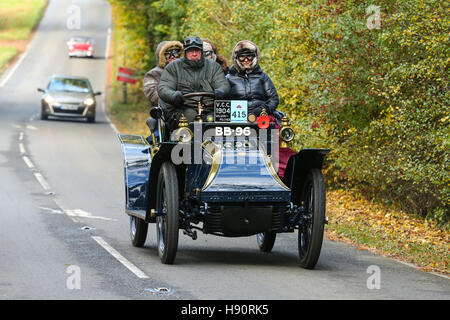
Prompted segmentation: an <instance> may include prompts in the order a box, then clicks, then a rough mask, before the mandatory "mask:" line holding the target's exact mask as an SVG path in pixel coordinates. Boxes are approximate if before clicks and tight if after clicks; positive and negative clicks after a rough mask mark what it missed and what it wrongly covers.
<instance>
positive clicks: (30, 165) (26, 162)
mask: <svg viewBox="0 0 450 320" xmlns="http://www.w3.org/2000/svg"><path fill="white" fill-rule="evenodd" d="M22 159H23V161H25V164H26V165H27V167H28V168H30V169H32V168H34V164H33V162H31V160H30V158H28V157H27V156H23V157H22Z"/></svg>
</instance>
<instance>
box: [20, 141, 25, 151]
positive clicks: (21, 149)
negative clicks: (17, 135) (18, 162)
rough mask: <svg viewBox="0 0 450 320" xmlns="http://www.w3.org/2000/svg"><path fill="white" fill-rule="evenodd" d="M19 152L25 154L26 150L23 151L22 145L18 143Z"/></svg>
mask: <svg viewBox="0 0 450 320" xmlns="http://www.w3.org/2000/svg"><path fill="white" fill-rule="evenodd" d="M19 151H20V153H22V154H23V153H26V150H25V147H24V146H23V143H22V142H21V143H19Z"/></svg>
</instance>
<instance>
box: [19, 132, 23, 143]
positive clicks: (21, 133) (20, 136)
mask: <svg viewBox="0 0 450 320" xmlns="http://www.w3.org/2000/svg"><path fill="white" fill-rule="evenodd" d="M22 140H23V132H20V133H19V141H22Z"/></svg>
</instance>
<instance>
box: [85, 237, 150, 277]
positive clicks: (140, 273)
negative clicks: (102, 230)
mask: <svg viewBox="0 0 450 320" xmlns="http://www.w3.org/2000/svg"><path fill="white" fill-rule="evenodd" d="M92 239H94V240H95V241H96V242H97V243H98V244H99V245H100V246H102V247H103V249H105V250H106V251H107V252H108V253H109V254H111V255H112V256H113V257H114V258H116V259H117V261H119V262H120V263H121V264H122V265H124V266H125V267H126V268H127V269H128V270H130V271H131V272H133V273H134V274H135V275H136V276H137V277H138V278H141V279H148V278H149V277H148V276H147V275H146V274H145V273H144V272H143V271H142V270H141V269H139V268H138V267H136V266H135V265H134V264H132V263H131V262H130V261H129V260H127V259H126V258H125V257H124V256H122V255H121V254H120V253H119V252H118V251H117V250H116V249H114V248H113V247H111V246H110V245H109V244H108V243H107V242H106V241H105V240H103V238H102V237H98V236H92Z"/></svg>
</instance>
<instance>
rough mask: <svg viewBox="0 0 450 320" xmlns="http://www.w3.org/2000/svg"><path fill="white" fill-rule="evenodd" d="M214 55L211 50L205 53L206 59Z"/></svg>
mask: <svg viewBox="0 0 450 320" xmlns="http://www.w3.org/2000/svg"><path fill="white" fill-rule="evenodd" d="M213 53H214V51H211V50H209V51H205V52H204V54H205V57H210V56H212V54H213Z"/></svg>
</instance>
